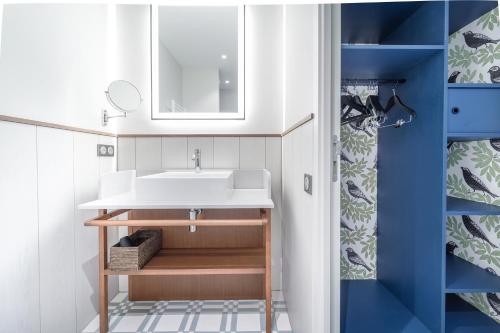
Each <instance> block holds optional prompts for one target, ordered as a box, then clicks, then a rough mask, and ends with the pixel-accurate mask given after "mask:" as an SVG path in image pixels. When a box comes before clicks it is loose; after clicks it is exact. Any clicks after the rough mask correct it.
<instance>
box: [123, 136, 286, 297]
mask: <svg viewBox="0 0 500 333" xmlns="http://www.w3.org/2000/svg"><path fill="white" fill-rule="evenodd" d="M195 149H200V150H201V167H202V168H208V169H210V168H234V169H237V168H242V169H244V168H247V169H251V168H266V169H268V170H269V171H270V172H271V177H272V198H273V201H274V204H275V206H276V207H275V208H274V209H273V210H272V276H273V279H272V286H273V289H274V290H280V289H281V137H264V136H262V137H212V136H210V137H163V138H161V137H137V138H133V137H123V138H118V170H130V169H136V170H138V171H148V170H160V169H176V168H177V169H179V168H180V169H182V168H186V167H188V168H194V163H193V161H192V160H191V156H192V154H193V152H194V150H195ZM141 150H144V151H141ZM158 161H162V162H161V166H160V167H156V166H157V165H158ZM134 166H135V167H134ZM123 232H124V234H125V232H126V230H124V231H123ZM120 290H123V291H126V281H125V279H123V278H122V279H121V283H120Z"/></svg>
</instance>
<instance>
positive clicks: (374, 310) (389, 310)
mask: <svg viewBox="0 0 500 333" xmlns="http://www.w3.org/2000/svg"><path fill="white" fill-rule="evenodd" d="M341 292H342V295H341V298H342V306H343V311H342V318H341V322H342V323H343V325H342V326H343V328H342V329H341V331H342V332H344V333H354V332H401V333H430V331H429V330H428V329H427V328H426V327H425V326H424V324H422V322H421V321H420V320H419V319H418V318H416V317H415V315H414V314H413V313H412V312H410V310H408V309H407V308H406V307H405V306H404V305H403V304H402V303H401V302H400V301H399V300H398V299H397V298H396V297H395V296H394V295H393V294H392V293H391V292H389V291H388V290H387V289H386V288H385V287H384V286H383V285H382V283H380V282H378V281H377V280H354V281H342V283H341Z"/></svg>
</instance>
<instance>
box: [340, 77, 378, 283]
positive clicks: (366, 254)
mask: <svg viewBox="0 0 500 333" xmlns="http://www.w3.org/2000/svg"><path fill="white" fill-rule="evenodd" d="M344 90H345V91H344V92H345V93H350V94H355V95H358V96H359V97H360V98H361V100H362V101H363V102H365V101H366V98H367V97H368V96H369V95H377V94H378V88H377V87H373V86H349V87H345V89H344ZM340 141H341V144H342V154H343V155H344V156H345V157H346V158H347V159H348V161H346V160H342V161H341V175H342V176H341V177H342V179H341V183H342V185H341V192H340V201H341V207H342V212H341V214H342V215H341V220H342V225H343V227H342V228H341V232H340V239H341V251H342V253H341V262H340V274H341V278H342V279H345V280H357V279H375V278H376V277H377V272H376V268H377V236H376V230H377V166H376V164H377V132H376V131H375V130H365V131H363V130H357V129H355V128H353V127H351V126H349V125H344V126H342V127H341V133H340ZM348 181H352V182H353V183H354V184H355V186H356V187H357V188H359V189H360V190H361V192H362V193H363V194H364V195H365V196H366V198H367V199H368V200H369V201H370V202H371V203H368V202H367V201H366V200H363V199H361V198H356V197H354V196H352V195H351V194H350V193H349V189H348V186H347V182H348ZM347 248H351V249H353V250H354V252H355V253H356V254H357V255H358V256H359V257H360V258H361V260H362V261H363V262H364V263H365V264H366V265H367V266H368V267H369V268H370V269H371V271H369V270H367V269H366V268H365V267H363V266H362V265H355V264H353V263H352V262H350V261H349V259H348V256H347V252H346V249H347Z"/></svg>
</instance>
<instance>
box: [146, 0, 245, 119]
mask: <svg viewBox="0 0 500 333" xmlns="http://www.w3.org/2000/svg"><path fill="white" fill-rule="evenodd" d="M244 20H245V10H244V6H155V5H153V6H152V7H151V71H152V73H151V78H152V80H151V85H152V87H151V92H152V111H151V112H152V115H151V116H152V119H244V118H245V103H244V95H245V94H244V91H245V90H244V83H245V75H244V71H245V61H244V51H245V50H244V46H245V40H244V39H245V38H244V36H245V34H244V32H245V29H244V24H245V23H244Z"/></svg>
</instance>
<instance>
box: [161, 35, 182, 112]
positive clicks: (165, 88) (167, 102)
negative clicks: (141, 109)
mask: <svg viewBox="0 0 500 333" xmlns="http://www.w3.org/2000/svg"><path fill="white" fill-rule="evenodd" d="M158 53H159V54H158V67H159V71H160V73H159V75H158V80H159V83H158V84H159V85H160V91H159V94H160V95H159V98H160V112H170V110H169V108H171V104H172V100H174V101H175V102H176V103H177V104H180V105H183V100H182V95H183V93H182V67H181V65H179V63H178V62H177V60H175V58H174V57H173V56H172V54H171V53H170V51H169V50H168V49H167V48H166V47H165V45H163V43H162V42H161V41H160V42H159V43H158Z"/></svg>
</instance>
